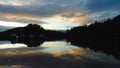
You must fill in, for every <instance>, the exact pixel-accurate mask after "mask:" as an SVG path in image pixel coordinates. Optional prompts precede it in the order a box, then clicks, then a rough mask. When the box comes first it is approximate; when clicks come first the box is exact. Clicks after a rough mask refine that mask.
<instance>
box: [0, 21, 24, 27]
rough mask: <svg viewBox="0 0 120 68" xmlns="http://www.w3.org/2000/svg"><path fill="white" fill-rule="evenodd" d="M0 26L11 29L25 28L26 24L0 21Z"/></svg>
mask: <svg viewBox="0 0 120 68" xmlns="http://www.w3.org/2000/svg"><path fill="white" fill-rule="evenodd" d="M0 25H1V26H11V27H20V26H26V24H23V23H18V22H7V21H0Z"/></svg>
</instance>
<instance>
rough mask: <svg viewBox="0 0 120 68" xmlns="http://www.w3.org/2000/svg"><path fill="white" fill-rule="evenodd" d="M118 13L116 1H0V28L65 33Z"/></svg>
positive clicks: (118, 1)
mask: <svg viewBox="0 0 120 68" xmlns="http://www.w3.org/2000/svg"><path fill="white" fill-rule="evenodd" d="M119 13H120V0H94V1H92V0H0V26H1V27H4V26H5V27H19V26H25V25H27V24H28V23H35V24H39V25H42V26H43V27H44V28H46V29H56V30H65V29H69V28H71V27H75V26H79V25H84V24H87V23H91V22H94V21H95V20H104V19H106V18H109V17H110V18H112V17H114V16H116V15H118V14H119Z"/></svg>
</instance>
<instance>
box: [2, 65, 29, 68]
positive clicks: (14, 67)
mask: <svg viewBox="0 0 120 68" xmlns="http://www.w3.org/2000/svg"><path fill="white" fill-rule="evenodd" d="M0 68H28V67H27V66H22V65H9V66H0Z"/></svg>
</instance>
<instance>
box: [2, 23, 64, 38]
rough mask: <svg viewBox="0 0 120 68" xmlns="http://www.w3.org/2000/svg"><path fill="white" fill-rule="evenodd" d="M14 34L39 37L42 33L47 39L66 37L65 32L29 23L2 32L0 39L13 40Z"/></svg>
mask: <svg viewBox="0 0 120 68" xmlns="http://www.w3.org/2000/svg"><path fill="white" fill-rule="evenodd" d="M12 35H17V36H18V37H21V36H26V37H28V36H30V35H33V36H35V38H38V37H39V36H40V35H44V37H46V40H57V39H63V38H65V33H64V32H60V31H52V30H45V29H44V28H42V27H41V26H40V25H37V24H28V25H27V26H25V27H17V28H13V29H9V30H6V31H3V32H0V40H11V36H12Z"/></svg>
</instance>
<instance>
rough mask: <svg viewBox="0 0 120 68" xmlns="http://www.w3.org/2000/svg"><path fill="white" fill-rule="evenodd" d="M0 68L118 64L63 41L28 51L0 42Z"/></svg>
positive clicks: (119, 65) (88, 67) (99, 67)
mask: <svg viewBox="0 0 120 68" xmlns="http://www.w3.org/2000/svg"><path fill="white" fill-rule="evenodd" d="M0 68H120V61H119V60H118V59H116V58H115V57H113V56H112V55H110V54H109V55H108V54H105V53H102V52H101V51H99V52H98V51H96V52H95V51H94V50H91V49H89V48H82V47H77V46H75V45H71V44H69V43H66V42H65V41H51V42H50V41H49V42H44V43H43V44H42V45H41V46H39V47H31V48H29V47H27V46H26V45H24V44H11V43H10V42H9V41H0Z"/></svg>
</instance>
